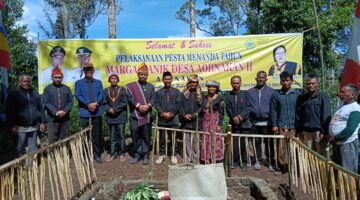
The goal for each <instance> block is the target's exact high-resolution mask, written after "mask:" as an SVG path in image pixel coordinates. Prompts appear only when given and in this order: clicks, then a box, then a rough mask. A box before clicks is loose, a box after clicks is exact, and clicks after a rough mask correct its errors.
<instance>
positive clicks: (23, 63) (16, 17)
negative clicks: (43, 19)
mask: <svg viewBox="0 0 360 200" xmlns="http://www.w3.org/2000/svg"><path fill="white" fill-rule="evenodd" d="M5 3H6V11H5V13H3V20H4V21H3V23H4V26H5V28H6V31H7V33H8V39H9V41H8V42H9V46H10V54H11V55H10V59H11V65H12V71H10V72H9V88H10V89H13V88H15V87H17V85H18V80H17V79H18V77H19V75H20V74H24V73H26V74H29V75H31V76H32V77H33V86H34V87H37V58H36V44H35V43H34V42H32V41H30V40H28V38H27V35H28V32H29V30H28V28H27V26H26V25H21V24H20V23H19V21H20V20H21V18H22V15H23V6H24V2H23V1H21V0H9V1H6V2H5Z"/></svg>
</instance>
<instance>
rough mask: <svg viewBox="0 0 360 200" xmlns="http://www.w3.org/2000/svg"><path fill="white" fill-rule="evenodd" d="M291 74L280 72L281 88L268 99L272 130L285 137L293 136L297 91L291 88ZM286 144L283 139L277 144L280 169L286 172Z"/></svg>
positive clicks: (298, 93)
mask: <svg viewBox="0 0 360 200" xmlns="http://www.w3.org/2000/svg"><path fill="white" fill-rule="evenodd" d="M292 82H293V75H292V74H290V73H289V72H287V71H285V72H282V73H281V74H280V84H281V89H280V90H279V91H276V92H274V93H273V95H272V96H271V99H270V121H271V126H272V131H273V132H274V133H275V134H281V135H285V136H286V137H293V136H295V119H296V101H297V99H298V97H299V95H300V92H299V91H296V90H294V89H292V88H291V84H292ZM287 149H288V145H287V142H286V140H285V139H281V140H280V142H279V146H278V160H279V163H280V166H279V167H280V170H281V171H282V172H286V169H287V167H286V165H287V163H288V160H287V158H288V155H287Z"/></svg>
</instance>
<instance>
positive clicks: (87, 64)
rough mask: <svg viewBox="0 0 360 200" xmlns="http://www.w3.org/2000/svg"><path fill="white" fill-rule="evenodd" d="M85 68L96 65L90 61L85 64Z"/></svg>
mask: <svg viewBox="0 0 360 200" xmlns="http://www.w3.org/2000/svg"><path fill="white" fill-rule="evenodd" d="M85 68H94V65H93V64H92V63H91V62H89V63H86V64H85V65H84V69H85Z"/></svg>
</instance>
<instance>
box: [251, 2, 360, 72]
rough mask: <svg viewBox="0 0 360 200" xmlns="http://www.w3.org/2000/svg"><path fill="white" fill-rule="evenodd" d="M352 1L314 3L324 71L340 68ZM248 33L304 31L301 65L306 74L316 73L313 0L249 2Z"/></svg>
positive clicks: (317, 62) (351, 12)
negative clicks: (317, 18) (319, 32)
mask: <svg viewBox="0 0 360 200" xmlns="http://www.w3.org/2000/svg"><path fill="white" fill-rule="evenodd" d="M354 3H355V2H354V1H347V0H333V1H327V0H317V1H316V9H317V13H318V17H319V24H320V31H321V37H322V45H323V49H324V62H325V67H326V68H333V67H337V66H339V63H340V61H341V59H342V58H343V55H342V54H340V53H339V52H341V51H342V50H341V49H343V48H346V43H347V41H348V39H346V38H348V37H349V34H348V33H347V32H348V31H347V30H348V29H349V27H350V26H351V25H352V22H353V14H354V8H355V4H354ZM246 27H247V33H248V34H267V33H293V32H304V31H306V32H305V33H304V47H303V65H304V72H305V73H314V72H318V71H319V68H320V48H319V46H320V44H319V40H318V37H317V31H316V29H315V28H316V22H315V16H314V10H313V4H312V1H296V0H288V1H278V0H264V1H260V0H255V1H251V3H249V12H247V21H246Z"/></svg>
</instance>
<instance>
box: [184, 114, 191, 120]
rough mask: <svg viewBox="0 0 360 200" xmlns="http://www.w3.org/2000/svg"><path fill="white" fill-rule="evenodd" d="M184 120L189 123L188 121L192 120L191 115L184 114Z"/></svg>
mask: <svg viewBox="0 0 360 200" xmlns="http://www.w3.org/2000/svg"><path fill="white" fill-rule="evenodd" d="M184 118H185V119H186V120H188V121H190V120H191V119H192V115H191V114H186V115H185V116H184Z"/></svg>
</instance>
